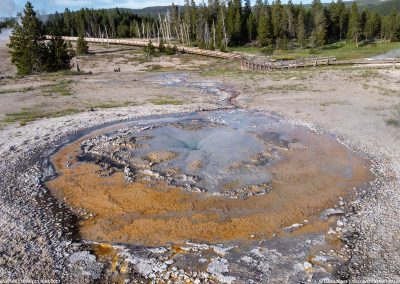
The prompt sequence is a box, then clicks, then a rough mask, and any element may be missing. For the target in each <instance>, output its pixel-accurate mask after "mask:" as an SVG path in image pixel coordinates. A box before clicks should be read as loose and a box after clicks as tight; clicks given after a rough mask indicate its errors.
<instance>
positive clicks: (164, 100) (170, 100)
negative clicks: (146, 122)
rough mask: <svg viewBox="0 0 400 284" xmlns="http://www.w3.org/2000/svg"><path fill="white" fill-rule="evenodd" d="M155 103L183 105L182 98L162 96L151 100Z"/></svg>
mask: <svg viewBox="0 0 400 284" xmlns="http://www.w3.org/2000/svg"><path fill="white" fill-rule="evenodd" d="M150 102H151V103H152V104H154V105H183V101H182V100H177V99H174V98H171V97H162V98H157V99H153V100H151V101H150Z"/></svg>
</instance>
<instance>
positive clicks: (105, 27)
mask: <svg viewBox="0 0 400 284" xmlns="http://www.w3.org/2000/svg"><path fill="white" fill-rule="evenodd" d="M104 30H105V31H106V37H107V46H108V47H110V42H109V41H108V32H107V26H104Z"/></svg>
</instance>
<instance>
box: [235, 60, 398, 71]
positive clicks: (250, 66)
mask: <svg viewBox="0 0 400 284" xmlns="http://www.w3.org/2000/svg"><path fill="white" fill-rule="evenodd" d="M399 63H400V58H387V59H379V60H368V59H360V60H340V61H338V60H336V58H335V57H319V58H306V59H298V60H285V61H273V60H270V61H260V60H256V59H248V58H245V57H242V58H241V68H242V69H247V70H259V71H263V70H274V69H291V68H295V69H296V68H306V67H317V66H328V65H391V66H393V67H394V68H395V67H396V64H399Z"/></svg>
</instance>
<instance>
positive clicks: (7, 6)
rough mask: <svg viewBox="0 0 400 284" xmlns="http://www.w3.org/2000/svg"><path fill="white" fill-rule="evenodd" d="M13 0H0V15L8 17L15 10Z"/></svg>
mask: <svg viewBox="0 0 400 284" xmlns="http://www.w3.org/2000/svg"><path fill="white" fill-rule="evenodd" d="M15 8H16V5H15V1H14V0H1V1H0V17H10V16H12V15H13V14H14V12H15Z"/></svg>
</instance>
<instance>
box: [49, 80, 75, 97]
mask: <svg viewBox="0 0 400 284" xmlns="http://www.w3.org/2000/svg"><path fill="white" fill-rule="evenodd" d="M72 82H73V81H72V80H61V81H59V82H57V83H56V84H52V85H50V86H49V87H50V88H46V89H45V90H43V91H42V92H43V95H45V96H51V95H52V94H58V95H61V96H70V95H72V93H71V90H70V87H69V85H70V84H71V83H72Z"/></svg>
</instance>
